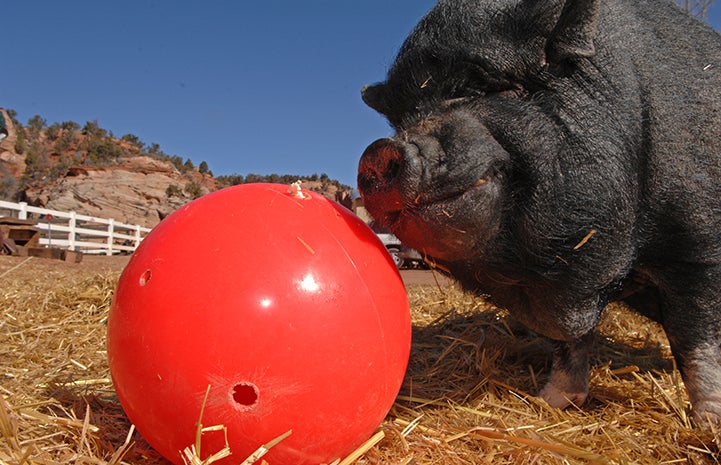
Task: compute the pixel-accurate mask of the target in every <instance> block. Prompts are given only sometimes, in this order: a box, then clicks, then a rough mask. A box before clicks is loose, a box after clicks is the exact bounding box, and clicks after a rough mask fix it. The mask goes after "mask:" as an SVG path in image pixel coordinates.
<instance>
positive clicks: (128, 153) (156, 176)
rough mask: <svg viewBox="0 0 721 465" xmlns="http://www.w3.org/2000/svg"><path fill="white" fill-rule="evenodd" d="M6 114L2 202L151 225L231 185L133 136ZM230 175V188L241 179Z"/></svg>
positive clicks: (322, 184)
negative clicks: (31, 121) (23, 121)
mask: <svg viewBox="0 0 721 465" xmlns="http://www.w3.org/2000/svg"><path fill="white" fill-rule="evenodd" d="M5 115H6V121H7V124H8V129H9V133H10V134H9V136H8V137H7V138H5V139H4V140H2V141H0V199H5V200H23V201H26V202H28V203H29V204H31V205H35V206H41V207H44V208H50V209H54V210H62V211H75V212H77V213H80V214H83V215H90V216H98V217H103V218H114V219H115V220H117V221H120V222H123V223H129V224H140V225H142V226H146V227H150V228H152V227H153V226H155V225H156V224H158V222H159V221H160V220H162V219H163V218H164V217H165V216H167V215H168V214H169V213H171V212H172V211H174V210H176V209H177V208H178V207H180V206H182V205H183V204H185V203H187V202H189V201H191V200H193V199H195V198H197V197H199V196H201V195H204V194H206V193H208V192H211V191H214V190H217V189H219V188H222V187H225V186H227V185H228V182H229V181H228V180H224V179H222V178H221V179H216V178H215V177H213V175H212V173H210V172H209V170H208V169H207V165H206V166H205V167H204V168H203V167H196V166H194V165H193V163H191V162H190V160H188V161H186V162H185V163H182V160H180V161H181V162H180V163H179V159H178V158H179V157H169V156H167V155H165V154H163V153H162V152H159V151H158V149H157V147H155V148H153V149H151V150H148V149H147V148H145V147H144V146H143V144H142V143H138V141H137V140H134V139H133V137H132V136H131V137H127V136H123V138H120V139H118V138H115V137H113V136H112V135H108V134H107V132H106V131H104V130H102V129H99V128H98V127H97V126H96V125H93V124H90V123H88V124H90V126H89V127H88V124H86V127H85V128H82V130H81V129H80V127H79V125H77V124H76V123H72V124H71V123H62V124H60V125H57V124H56V125H53V126H50V127H45V126H44V124H40V123H37V121H36V123H37V124H35V127H34V128H33V127H31V125H30V124H29V125H28V127H23V126H21V125H20V124H19V123H18V122H17V121H14V120H13V118H10V117H9V116H10V115H7V113H5ZM38 118H39V117H38ZM232 178H233V179H232V182H233V183H235V182H237V178H239V176H233V177H232ZM241 178H242V177H241ZM255 178H258V176H256V177H255ZM255 178H254V179H255ZM271 179H278V176H275V177H274V178H271ZM303 187H305V188H309V189H312V190H315V191H318V192H321V193H323V194H325V195H326V196H328V197H330V198H335V199H342V198H344V197H347V195H348V192H347V191H348V189H347V188H344V187H345V186H340V185H339V184H338V183H337V182H329V180H327V179H325V180H323V181H318V180H311V179H307V180H305V181H304V184H303Z"/></svg>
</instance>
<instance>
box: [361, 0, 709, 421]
mask: <svg viewBox="0 0 721 465" xmlns="http://www.w3.org/2000/svg"><path fill="white" fill-rule="evenodd" d="M720 94H721V36H719V35H718V34H717V33H715V32H714V31H712V30H711V29H710V28H708V27H707V26H704V25H702V24H701V23H700V22H699V21H697V20H695V19H693V18H691V17H689V16H687V15H686V14H685V13H682V12H681V11H680V10H678V9H677V8H676V6H675V5H674V4H672V2H670V1H665V0H603V1H598V0H568V1H565V2H564V1H561V0H549V1H540V0H539V1H536V0H476V1H470V0H441V1H440V2H439V3H438V4H437V5H436V6H435V7H434V8H433V9H432V10H431V11H430V12H429V14H428V15H427V16H426V17H425V18H424V19H423V20H422V21H421V22H420V23H419V25H418V26H417V27H416V29H415V30H414V31H413V32H412V34H411V35H410V36H409V37H408V38H407V39H406V42H405V43H404V45H403V47H402V48H401V50H400V52H399V54H398V57H397V59H396V61H395V63H394V64H393V66H392V67H391V69H390V71H389V73H388V76H387V80H386V81H384V82H382V83H379V84H376V85H374V86H370V87H366V88H365V89H364V90H363V99H364V101H365V102H366V103H367V104H368V105H369V106H371V107H372V108H374V109H375V110H377V111H379V112H380V113H382V114H383V115H385V116H386V117H387V119H388V121H389V122H390V123H391V125H392V126H393V128H394V129H395V131H396V133H395V136H394V137H391V138H387V139H381V140H378V141H376V142H374V143H373V144H371V145H370V146H369V147H368V148H367V149H366V151H365V153H364V154H363V156H362V158H361V160H360V164H359V174H358V185H359V188H360V190H361V193H362V195H363V199H364V201H365V205H366V208H367V209H368V210H369V212H370V213H371V215H372V216H373V217H374V218H375V219H376V221H378V222H380V223H382V224H384V225H387V226H389V227H390V228H391V230H392V231H393V232H394V233H395V234H396V235H397V236H398V237H399V238H401V240H403V241H404V242H405V243H406V244H407V245H408V246H411V247H413V248H415V249H418V250H419V251H421V252H422V253H424V254H426V255H427V256H428V257H430V258H431V259H432V260H433V261H435V262H436V263H437V264H438V265H439V267H440V268H442V269H446V270H448V272H450V274H452V275H453V276H454V277H455V278H457V279H458V281H460V282H461V283H462V284H463V286H464V287H465V288H466V289H469V290H472V291H475V292H477V293H479V294H484V295H488V296H490V298H491V300H492V301H494V302H495V303H497V304H498V305H500V306H502V307H505V308H507V309H508V310H509V311H510V312H511V314H512V315H513V316H514V317H515V318H516V319H518V320H519V321H520V322H522V323H524V324H525V325H526V326H528V327H529V328H531V329H532V330H534V331H537V332H538V333H540V334H543V335H545V336H547V337H548V338H550V339H552V340H553V341H555V343H554V344H555V347H556V350H555V353H554V359H553V365H552V371H551V374H550V378H549V381H548V383H547V384H546V386H545V387H544V388H543V390H542V391H541V393H540V395H541V396H542V397H543V398H544V399H546V400H547V401H548V402H549V403H550V404H551V405H553V406H557V407H563V406H566V405H568V404H569V403H574V404H580V403H582V402H583V401H584V400H585V398H586V396H587V394H588V363H589V361H588V348H589V345H590V342H591V340H592V335H593V333H594V330H595V327H596V324H597V322H598V319H599V315H600V313H601V311H602V310H603V308H604V307H605V306H606V304H607V303H608V302H609V301H611V300H623V301H626V302H628V303H629V304H630V305H631V306H633V307H634V308H636V309H638V310H639V311H640V312H642V313H644V314H646V315H648V316H651V317H652V318H654V319H656V320H658V321H659V322H661V323H662V324H663V327H664V329H665V331H666V334H667V335H668V338H669V340H670V343H671V347H672V350H673V354H674V356H675V358H676V361H677V365H678V367H679V368H680V370H681V373H682V375H683V379H684V382H685V385H686V388H687V391H688V394H689V397H690V399H691V402H692V405H693V409H694V413H695V414H696V417H697V418H700V419H706V418H711V419H712V420H713V421H718V419H719V418H721V349H720V347H721V188H720V185H721V181H720V180H721V103H720V97H719V95H720Z"/></svg>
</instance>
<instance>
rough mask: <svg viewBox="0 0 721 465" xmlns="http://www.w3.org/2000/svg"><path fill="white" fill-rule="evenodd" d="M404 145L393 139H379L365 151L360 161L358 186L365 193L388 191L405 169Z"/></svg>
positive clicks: (394, 185)
mask: <svg viewBox="0 0 721 465" xmlns="http://www.w3.org/2000/svg"><path fill="white" fill-rule="evenodd" d="M403 164H404V147H403V145H402V144H401V143H399V142H397V141H394V140H393V139H379V140H377V141H375V142H373V143H372V144H371V145H369V146H368V148H367V149H366V150H365V152H363V155H362V156H361V159H360V162H359V163H358V188H359V189H360V191H361V192H362V193H363V194H364V195H368V194H374V193H379V192H383V191H388V190H390V189H392V188H393V187H397V186H396V184H397V182H398V180H399V177H400V176H401V172H402V171H403Z"/></svg>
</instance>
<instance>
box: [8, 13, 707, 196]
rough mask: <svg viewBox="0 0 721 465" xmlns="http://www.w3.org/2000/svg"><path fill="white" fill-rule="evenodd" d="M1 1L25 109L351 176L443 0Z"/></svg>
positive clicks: (235, 156)
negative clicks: (395, 67)
mask: <svg viewBox="0 0 721 465" xmlns="http://www.w3.org/2000/svg"><path fill="white" fill-rule="evenodd" d="M3 3H4V5H3V6H2V8H1V11H0V14H1V15H2V18H3V25H2V28H1V29H0V31H1V33H2V37H3V47H2V48H0V106H3V107H5V108H12V109H14V110H15V111H17V113H18V118H19V120H20V121H21V122H23V123H26V122H27V120H28V119H29V118H30V117H32V116H33V115H36V114H39V115H41V116H42V117H44V118H45V119H46V120H47V121H48V123H53V122H62V121H69V120H71V121H76V122H78V123H80V124H81V125H83V124H84V123H85V122H86V121H92V120H97V121H98V123H99V124H100V126H101V127H103V128H105V129H108V130H110V131H112V132H113V133H114V134H115V135H116V136H122V135H124V134H128V133H130V134H134V135H136V136H138V137H139V138H140V139H141V140H142V141H143V142H145V143H146V144H150V143H157V144H159V145H160V147H161V149H162V150H163V151H164V152H165V153H167V154H169V155H179V156H181V157H183V158H190V159H191V160H193V162H194V163H195V164H199V163H200V162H201V161H206V162H207V163H208V165H209V166H210V169H211V170H212V171H213V172H214V173H215V174H216V175H221V174H233V173H239V174H248V173H258V174H270V173H278V174H299V175H310V174H313V173H318V174H320V173H327V174H328V175H329V176H330V177H331V178H335V179H338V180H340V181H341V182H343V183H345V184H349V185H352V186H354V185H355V176H356V167H357V161H358V158H359V156H360V154H361V153H362V151H363V150H364V149H365V147H366V146H367V145H368V144H369V143H370V142H372V141H373V140H375V139H377V138H379V137H383V136H386V135H388V134H390V129H389V127H388V125H387V123H386V122H385V120H384V119H383V118H382V117H380V116H379V115H377V114H375V113H374V112H373V111H372V110H370V109H368V108H366V107H365V106H364V104H363V103H362V102H361V100H360V88H361V87H362V86H363V85H364V84H367V83H372V82H376V81H380V80H382V79H383V78H384V76H385V73H386V71H387V69H388V67H389V65H390V64H391V63H392V60H393V57H394V55H395V53H396V52H397V50H398V48H399V47H400V45H401V43H402V41H403V39H404V38H405V36H406V35H407V34H408V33H409V32H410V30H411V29H412V28H413V26H414V25H415V23H416V22H417V21H418V19H420V17H421V16H422V15H423V14H424V13H425V12H426V11H428V10H429V9H430V8H431V7H432V6H433V4H434V0H390V1H389V0H363V1H358V2H355V1H348V0H307V1H287V0H264V1H243V0H216V1H207V2H189V1H186V0H179V1H172V2H171V1H169V0H166V1H162V0H157V1H153V0H148V1H136V0H130V1H125V2H104V1H90V0H82V1H73V2H56V1H44V2H42V1H41V2H30V1H12V2H3ZM720 10H721V6H718V5H714V6H713V7H712V8H711V10H710V16H709V21H710V23H711V24H712V26H714V27H715V28H716V29H717V30H719V28H720V26H721V11H720Z"/></svg>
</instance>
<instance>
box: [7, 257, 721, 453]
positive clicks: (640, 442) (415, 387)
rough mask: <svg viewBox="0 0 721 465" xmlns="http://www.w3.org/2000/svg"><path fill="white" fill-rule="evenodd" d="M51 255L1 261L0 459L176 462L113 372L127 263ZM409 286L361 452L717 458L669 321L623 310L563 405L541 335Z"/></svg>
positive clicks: (454, 293) (474, 304)
mask: <svg viewBox="0 0 721 465" xmlns="http://www.w3.org/2000/svg"><path fill="white" fill-rule="evenodd" d="M49 263H50V262H49V261H43V260H39V259H38V260H36V261H34V262H28V263H21V262H20V261H19V260H18V259H14V258H13V259H11V258H8V257H0V276H2V280H1V281H0V283H1V284H0V312H2V318H1V319H0V435H2V438H1V439H0V464H1V465H4V464H13V465H20V464H28V465H36V464H119V463H127V464H151V465H152V464H167V463H168V462H165V461H164V460H163V459H162V458H161V457H159V456H158V455H157V454H156V453H155V452H154V451H153V450H152V449H151V448H150V447H149V446H147V444H146V443H145V442H144V441H143V440H142V438H141V437H140V436H139V435H138V434H137V433H133V432H132V430H131V425H130V424H129V422H128V420H127V418H126V417H125V415H124V414H123V411H122V409H121V408H120V406H119V404H118V403H117V399H116V398H115V395H114V392H113V388H112V384H111V383H110V381H109V373H108V367H107V361H106V353H105V323H106V319H107V314H108V310H109V306H110V301H111V297H112V293H113V289H114V286H115V283H116V281H117V278H118V276H119V272H118V271H109V272H108V271H98V270H86V269H84V268H83V265H82V264H81V265H65V264H60V263H58V264H56V263H52V264H49ZM17 265H21V266H19V267H18V268H16V269H15V270H13V271H12V272H9V273H8V270H10V269H11V268H12V267H13V266H17ZM409 298H410V301H411V306H412V310H413V319H414V334H413V336H414V342H413V350H412V355H411V362H410V366H409V370H408V375H407V377H406V382H405V384H404V386H403V388H402V391H401V394H400V396H399V398H398V401H397V402H396V404H395V405H394V407H393V409H392V411H391V412H390V414H389V415H388V417H387V419H386V421H385V422H384V423H383V425H382V426H381V430H382V432H383V433H384V436H382V435H378V436H377V437H376V439H380V438H381V437H383V439H381V440H380V442H379V443H378V444H376V445H375V446H373V447H372V448H371V449H370V450H369V451H368V452H366V453H365V454H364V455H363V456H362V457H361V458H359V459H357V461H355V463H368V464H371V463H372V464H376V463H383V464H385V463H389V464H391V463H392V464H486V463H489V464H490V463H493V464H586V463H592V464H662V463H666V464H676V463H686V464H706V463H718V460H719V450H718V440H719V437H718V433H717V432H716V431H715V430H714V429H713V428H705V429H698V428H693V427H692V426H691V425H690V424H689V423H690V420H689V419H688V417H687V416H686V412H687V407H688V406H687V400H686V397H685V394H684V391H683V385H682V383H681V381H680V380H679V376H678V373H677V371H676V370H674V368H673V361H672V358H671V355H670V352H669V348H668V343H667V341H666V339H665V337H664V336H663V333H662V331H660V329H659V328H658V327H657V326H656V325H654V324H652V323H649V322H648V321H646V320H644V319H642V318H641V317H637V316H635V315H634V314H632V313H630V312H628V311H626V310H625V309H623V308H621V307H612V308H610V309H609V310H608V311H607V312H606V316H605V318H604V320H603V323H602V325H601V336H600V337H599V338H598V340H597V343H596V346H595V348H594V352H593V353H594V358H593V363H594V368H593V372H592V380H591V395H590V400H589V401H588V402H587V403H586V405H584V406H583V407H582V408H580V409H569V410H565V411H559V410H556V409H552V408H549V407H548V406H546V405H545V404H543V403H542V402H540V401H539V400H537V399H536V398H535V397H533V396H532V395H531V393H533V392H535V391H536V390H537V389H538V387H539V386H541V385H542V384H543V382H544V381H545V376H546V374H547V372H548V358H549V353H548V351H549V347H548V345H547V344H546V343H545V342H544V341H543V340H542V339H540V338H537V337H535V336H534V335H533V334H531V333H529V332H527V331H525V330H524V329H523V328H521V327H520V326H518V325H516V324H515V323H513V322H512V321H511V320H509V319H508V318H507V316H506V315H505V314H504V313H503V312H500V311H498V310H497V309H494V308H492V307H491V306H489V305H487V304H485V303H484V302H483V301H481V300H478V299H474V298H473V297H472V296H469V295H467V294H464V293H462V292H460V291H458V290H457V289H455V288H453V287H447V288H438V287H435V286H417V287H412V288H410V289H409ZM129 433H131V434H129ZM240 462H242V459H239V460H238V463H240ZM350 462H351V461H348V463H350ZM270 465H274V464H270Z"/></svg>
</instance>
